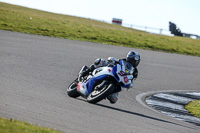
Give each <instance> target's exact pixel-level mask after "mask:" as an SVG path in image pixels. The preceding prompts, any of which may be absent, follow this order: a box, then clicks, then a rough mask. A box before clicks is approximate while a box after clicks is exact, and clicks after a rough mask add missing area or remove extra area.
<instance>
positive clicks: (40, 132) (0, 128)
mask: <svg viewBox="0 0 200 133" xmlns="http://www.w3.org/2000/svg"><path fill="white" fill-rule="evenodd" d="M0 132H1V133H61V132H59V131H56V130H53V129H49V128H45V127H39V126H36V125H32V124H29V123H27V122H20V121H17V120H13V119H10V120H8V119H5V118H1V117H0Z"/></svg>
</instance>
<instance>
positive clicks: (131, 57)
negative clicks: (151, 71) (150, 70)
mask: <svg viewBox="0 0 200 133" xmlns="http://www.w3.org/2000/svg"><path fill="white" fill-rule="evenodd" d="M126 61H127V62H129V63H131V64H132V65H133V67H137V66H138V64H139V63H140V54H139V53H138V52H135V51H129V52H128V54H127V57H126Z"/></svg>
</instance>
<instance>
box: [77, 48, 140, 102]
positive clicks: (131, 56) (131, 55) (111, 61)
mask: <svg viewBox="0 0 200 133" xmlns="http://www.w3.org/2000/svg"><path fill="white" fill-rule="evenodd" d="M121 60H122V61H124V62H128V63H127V67H128V68H129V70H128V71H127V72H126V74H127V75H131V76H132V79H130V80H131V84H129V85H128V86H127V88H131V87H133V86H134V83H133V81H134V80H136V78H137V76H138V69H137V66H138V64H139V63H140V54H139V53H138V52H135V51H129V52H128V54H127V56H126V58H123V59H116V58H114V57H108V60H105V59H101V58H98V59H96V60H95V62H94V64H92V65H91V66H90V67H89V68H86V69H85V70H84V71H82V73H80V74H79V77H78V80H79V81H81V80H82V78H84V77H85V76H86V75H88V74H89V73H90V72H93V70H94V69H96V68H99V67H104V66H114V65H116V64H117V63H119V62H120V61H121ZM130 64H131V66H130ZM120 91H121V89H120V90H115V91H114V92H113V93H112V94H110V95H109V96H108V97H107V99H108V100H109V101H110V103H112V104H114V103H116V102H117V100H118V92H120Z"/></svg>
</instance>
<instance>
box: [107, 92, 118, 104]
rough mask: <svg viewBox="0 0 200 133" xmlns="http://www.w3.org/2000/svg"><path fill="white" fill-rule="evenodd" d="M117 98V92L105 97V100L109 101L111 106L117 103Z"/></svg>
mask: <svg viewBox="0 0 200 133" xmlns="http://www.w3.org/2000/svg"><path fill="white" fill-rule="evenodd" d="M118 97H119V94H118V92H115V93H112V94H110V95H109V96H107V99H108V100H109V101H110V103H111V104H114V103H116V102H117V100H118Z"/></svg>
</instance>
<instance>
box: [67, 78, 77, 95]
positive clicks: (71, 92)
mask: <svg viewBox="0 0 200 133" xmlns="http://www.w3.org/2000/svg"><path fill="white" fill-rule="evenodd" d="M77 86H78V81H77V80H75V81H74V82H72V83H71V84H70V85H69V87H68V88H67V94H68V95H69V96H70V97H73V98H76V97H79V96H80V94H79V93H78V92H77Z"/></svg>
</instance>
